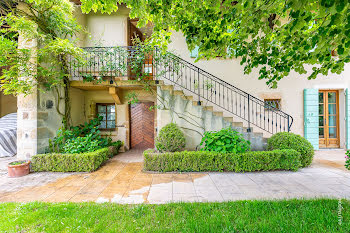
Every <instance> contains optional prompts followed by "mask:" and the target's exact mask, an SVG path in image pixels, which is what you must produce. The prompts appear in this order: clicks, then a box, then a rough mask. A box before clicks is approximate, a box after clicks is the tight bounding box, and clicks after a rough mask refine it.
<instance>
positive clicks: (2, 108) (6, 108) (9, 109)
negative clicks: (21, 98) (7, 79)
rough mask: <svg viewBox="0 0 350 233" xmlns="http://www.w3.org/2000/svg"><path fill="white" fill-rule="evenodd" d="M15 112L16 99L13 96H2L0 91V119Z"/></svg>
mask: <svg viewBox="0 0 350 233" xmlns="http://www.w3.org/2000/svg"><path fill="white" fill-rule="evenodd" d="M14 112H17V98H16V97H15V96H13V95H4V94H3V93H2V92H1V91H0V117H3V116H5V115H7V114H9V113H14Z"/></svg>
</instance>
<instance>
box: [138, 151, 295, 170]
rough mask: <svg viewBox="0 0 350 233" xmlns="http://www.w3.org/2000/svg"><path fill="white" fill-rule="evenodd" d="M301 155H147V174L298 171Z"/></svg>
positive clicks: (293, 152) (286, 152) (176, 153)
mask: <svg viewBox="0 0 350 233" xmlns="http://www.w3.org/2000/svg"><path fill="white" fill-rule="evenodd" d="M299 159H300V153H299V152H297V151H295V150H291V149H285V150H273V151H249V152H245V153H240V154H235V153H219V152H212V151H181V152H174V153H170V152H166V153H155V152H154V150H146V151H145V152H144V170H146V171H158V172H172V171H176V172H203V171H234V172H251V171H270V170H292V171H297V170H298V168H299V167H300V166H301V163H300V160H299Z"/></svg>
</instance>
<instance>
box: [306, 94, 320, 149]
mask: <svg viewBox="0 0 350 233" xmlns="http://www.w3.org/2000/svg"><path fill="white" fill-rule="evenodd" d="M318 108H319V104H318V89H304V137H305V138H306V139H307V140H308V141H309V142H311V144H312V145H313V147H314V149H315V150H318V149H319V135H318V134H319V132H318V131H319V128H318Z"/></svg>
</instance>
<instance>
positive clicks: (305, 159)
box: [267, 132, 315, 167]
mask: <svg viewBox="0 0 350 233" xmlns="http://www.w3.org/2000/svg"><path fill="white" fill-rule="evenodd" d="M267 149H268V150H281V149H293V150H296V151H298V152H299V153H300V156H301V158H300V162H301V165H302V167H308V166H310V164H311V163H312V159H313V157H314V154H315V152H314V147H313V146H312V144H311V143H310V142H309V141H308V140H307V139H305V138H304V137H302V136H300V135H298V134H294V133H289V132H280V133H276V134H274V135H273V136H272V137H271V138H269V139H268V140H267Z"/></svg>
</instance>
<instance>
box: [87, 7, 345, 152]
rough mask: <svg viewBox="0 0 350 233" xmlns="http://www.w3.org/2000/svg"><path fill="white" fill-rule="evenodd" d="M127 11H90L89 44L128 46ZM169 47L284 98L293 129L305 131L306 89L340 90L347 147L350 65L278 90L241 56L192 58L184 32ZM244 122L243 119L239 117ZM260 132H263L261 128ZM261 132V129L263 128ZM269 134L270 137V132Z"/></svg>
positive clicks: (254, 90) (292, 78)
mask: <svg viewBox="0 0 350 233" xmlns="http://www.w3.org/2000/svg"><path fill="white" fill-rule="evenodd" d="M127 12H128V10H127V9H125V8H123V9H121V10H120V11H118V13H115V14H112V15H107V14H105V15H100V14H89V15H87V16H86V17H87V20H86V25H87V28H88V31H89V32H90V33H91V38H90V39H87V40H86V41H85V45H88V46H93V45H94V42H93V41H99V42H100V45H102V46H115V45H126V43H127V39H126V37H127ZM171 40H172V42H171V43H170V45H169V50H170V51H172V52H174V53H175V54H177V55H179V56H180V57H182V58H183V59H185V60H187V61H189V62H191V63H194V64H195V65H197V66H199V67H200V68H202V69H204V70H206V71H208V72H209V73H211V74H213V75H215V76H217V77H219V78H220V79H223V80H225V81H226V82H228V83H231V84H232V85H234V86H236V87H238V88H240V89H242V90H244V91H246V92H248V93H250V94H252V95H254V96H256V97H258V98H260V99H264V98H265V99H270V98H271V99H273V98H280V99H281V106H282V110H283V111H285V112H287V113H288V114H290V115H291V116H292V117H293V118H294V123H293V126H292V132H294V133H297V134H300V135H303V134H304V120H303V117H304V112H303V90H304V89H305V88H317V89H331V90H339V91H340V92H339V93H340V95H339V109H340V116H339V121H340V134H341V135H340V139H341V145H340V146H341V147H344V143H345V141H344V138H345V136H344V135H345V106H344V90H345V89H346V88H349V87H350V64H347V65H346V66H345V71H344V72H343V73H342V74H340V75H337V74H331V73H330V74H328V75H327V76H322V75H320V76H319V77H318V78H317V79H315V80H307V78H306V77H307V76H306V75H300V74H298V73H296V72H291V73H290V75H289V76H288V77H286V78H284V79H283V80H281V81H280V82H279V84H278V88H277V89H269V88H268V86H267V85H266V83H265V81H264V80H258V71H257V70H254V71H253V72H252V73H251V74H249V75H245V74H244V71H243V67H242V66H241V65H240V64H239V62H240V60H239V59H229V60H228V59H227V60H225V59H221V58H218V59H212V60H209V61H208V60H201V61H198V62H194V59H193V58H191V57H190V51H189V50H188V48H187V45H186V42H185V38H184V36H183V35H182V33H181V32H173V35H172V37H171ZM236 120H238V121H241V120H240V119H236ZM256 131H259V130H258V129H257V130H256ZM260 132H261V131H260ZM265 136H269V134H266V135H265Z"/></svg>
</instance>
